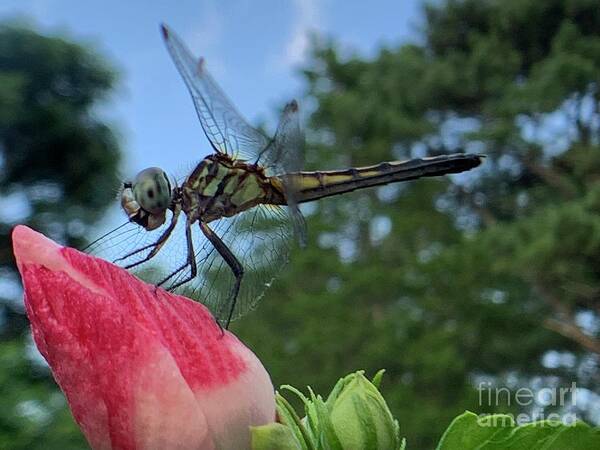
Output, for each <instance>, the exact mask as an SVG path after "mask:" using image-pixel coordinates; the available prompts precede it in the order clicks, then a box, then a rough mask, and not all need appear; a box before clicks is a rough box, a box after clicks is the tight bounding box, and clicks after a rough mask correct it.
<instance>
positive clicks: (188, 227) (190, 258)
mask: <svg viewBox="0 0 600 450" xmlns="http://www.w3.org/2000/svg"><path fill="white" fill-rule="evenodd" d="M185 240H186V243H187V258H186V261H185V263H183V264H182V265H181V266H179V267H178V268H177V269H175V270H174V271H173V272H171V273H170V274H169V275H168V276H167V277H166V278H164V279H163V280H161V282H160V283H158V286H162V285H163V284H165V283H166V282H167V281H169V280H170V279H172V278H173V277H174V276H175V275H177V274H178V273H180V272H181V271H182V270H184V269H185V268H186V267H188V266H189V267H190V274H189V275H188V276H186V277H185V278H183V279H182V280H179V281H177V280H176V281H175V283H173V284H172V285H170V286H169V289H168V290H169V291H173V290H175V289H177V288H178V287H179V286H181V285H183V284H185V283H187V282H188V281H191V280H193V279H194V278H196V275H197V273H198V268H197V266H196V255H195V254H194V242H193V240H192V224H191V223H190V221H189V219H188V220H187V221H186V224H185Z"/></svg>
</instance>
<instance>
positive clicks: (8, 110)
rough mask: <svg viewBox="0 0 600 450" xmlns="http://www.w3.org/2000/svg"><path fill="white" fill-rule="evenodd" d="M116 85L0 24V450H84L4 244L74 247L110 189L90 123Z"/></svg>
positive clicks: (63, 51) (80, 57) (83, 53)
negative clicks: (32, 238)
mask: <svg viewBox="0 0 600 450" xmlns="http://www.w3.org/2000/svg"><path fill="white" fill-rule="evenodd" d="M114 82H115V75H114V73H113V71H112V70H111V69H110V68H109V67H108V66H107V65H106V64H105V63H104V60H103V59H102V58H101V57H99V56H98V55H96V54H95V53H94V52H92V51H90V50H89V49H87V48H85V47H82V46H81V45H78V44H74V43H70V42H68V41H66V40H64V39H63V38H60V37H52V36H44V35H41V34H39V33H36V32H35V31H33V30H31V29H29V28H27V27H22V26H18V25H15V24H9V23H3V24H0V169H1V170H0V197H1V198H2V201H3V205H4V206H3V214H2V215H1V216H0V249H1V251H0V270H1V274H2V282H3V286H4V287H5V289H3V292H2V294H0V317H1V320H0V324H1V326H0V339H1V340H0V398H2V410H1V411H0V448H10V449H42V448H43V449H50V448H60V449H67V448H85V443H84V442H85V441H84V440H83V438H82V436H81V434H80V432H79V430H78V429H77V428H76V426H75V425H74V422H73V420H72V418H71V415H70V412H69V410H68V409H67V407H66V402H65V400H64V398H63V396H62V394H61V393H60V392H59V391H58V389H57V388H56V385H55V383H54V382H53V380H52V378H51V376H50V374H49V371H48V370H47V369H46V367H45V366H44V365H43V364H42V363H41V361H39V360H38V359H37V357H36V356H35V355H34V351H33V348H32V345H31V343H30V337H29V334H30V333H29V326H28V324H27V321H26V319H25V316H24V311H23V306H22V301H21V299H20V298H15V297H16V295H15V294H13V293H14V292H15V291H17V292H18V290H17V289H15V286H16V280H17V275H16V273H15V267H14V261H13V258H12V250H11V245H10V231H11V229H12V227H13V226H14V225H15V224H16V223H27V224H29V225H30V226H32V227H34V228H35V229H37V230H40V231H43V232H44V233H47V234H48V235H50V236H52V237H53V238H55V239H57V240H59V241H61V242H63V243H65V244H70V245H75V246H79V245H80V244H81V243H82V242H83V240H84V237H85V235H86V233H87V231H88V227H89V226H90V225H92V224H93V223H95V222H96V221H97V220H98V219H99V218H100V217H101V215H102V213H103V211H104V210H105V208H106V207H107V206H108V205H109V204H111V203H112V201H113V198H114V192H115V186H117V178H116V169H117V165H118V162H119V158H120V149H119V147H118V145H117V138H116V136H115V134H114V131H113V130H112V129H111V128H110V127H109V125H107V124H106V123H105V122H104V121H102V120H100V119H98V118H97V117H96V114H95V112H96V107H97V105H98V103H99V102H100V101H101V100H103V99H104V98H106V96H107V95H108V93H109V92H110V90H111V88H112V86H113V84H114Z"/></svg>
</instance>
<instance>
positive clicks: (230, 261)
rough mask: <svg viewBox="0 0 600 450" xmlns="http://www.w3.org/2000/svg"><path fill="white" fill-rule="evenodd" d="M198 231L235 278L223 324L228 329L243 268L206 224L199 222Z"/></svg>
mask: <svg viewBox="0 0 600 450" xmlns="http://www.w3.org/2000/svg"><path fill="white" fill-rule="evenodd" d="M200 229H201V230H202V233H204V236H206V239H208V240H209V241H210V243H211V244H212V245H213V246H214V247H215V248H216V249H217V251H218V252H219V254H220V255H221V257H222V258H223V259H224V260H225V262H226V263H227V265H228V266H229V268H230V269H231V271H232V272H233V275H234V276H235V284H234V286H233V290H232V291H231V295H230V303H231V304H230V306H229V313H228V315H227V321H226V322H225V328H226V329H227V328H228V327H229V323H230V322H231V317H232V316H233V310H234V309H235V303H236V301H237V297H238V294H239V292H240V286H241V285H242V278H243V276H244V268H243V267H242V265H241V264H240V262H239V261H238V259H237V258H236V257H235V255H234V254H233V253H232V252H231V250H229V247H227V245H225V243H224V242H223V241H222V240H221V238H219V236H217V235H216V234H215V233H214V232H213V230H211V229H210V228H209V226H208V225H207V224H205V223H204V222H200Z"/></svg>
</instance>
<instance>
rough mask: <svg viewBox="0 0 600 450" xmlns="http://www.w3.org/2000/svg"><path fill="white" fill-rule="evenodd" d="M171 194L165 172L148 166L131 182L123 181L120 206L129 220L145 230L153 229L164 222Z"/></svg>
mask: <svg viewBox="0 0 600 450" xmlns="http://www.w3.org/2000/svg"><path fill="white" fill-rule="evenodd" d="M172 196H173V193H172V191H171V183H170V182H169V178H168V177H167V175H166V173H165V172H164V171H163V170H162V169H159V168H158V167H150V168H148V169H144V170H142V171H141V172H139V173H138V174H137V175H136V177H135V179H134V181H133V182H132V183H129V182H126V183H123V189H122V191H121V207H122V208H123V210H124V211H125V213H126V214H127V216H128V217H129V220H131V221H132V222H135V223H137V224H139V225H141V226H143V227H144V228H146V230H154V229H156V228H158V227H159V226H161V225H162V224H163V223H164V222H165V217H166V211H167V208H168V207H169V205H170V204H171V200H172Z"/></svg>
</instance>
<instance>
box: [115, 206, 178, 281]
mask: <svg viewBox="0 0 600 450" xmlns="http://www.w3.org/2000/svg"><path fill="white" fill-rule="evenodd" d="M180 212H181V208H180V207H177V208H176V209H175V210H174V211H173V216H172V217H171V223H169V226H168V227H167V229H166V230H165V231H163V232H162V234H161V235H160V236H159V237H158V239H157V240H156V242H153V243H152V244H149V245H145V246H143V247H140V248H138V249H137V250H134V251H132V252H130V253H127V254H126V255H124V256H121V257H120V258H118V259H115V260H114V261H113V262H115V263H116V262H119V261H123V260H126V259H127V258H131V257H132V256H133V255H137V254H138V253H141V252H143V251H144V250H147V249H149V248H152V250H151V251H150V253H148V254H147V255H146V256H145V257H144V258H142V259H141V260H139V261H136V262H134V263H131V264H128V265H126V266H125V269H131V268H132V267H135V266H139V265H140V264H142V263H145V262H146V261H148V260H150V259H152V258H154V257H155V256H156V254H157V253H158V251H159V250H160V249H161V248H162V247H163V245H165V243H166V242H167V240H168V239H169V236H171V233H172V232H173V230H174V229H175V225H177V219H178V218H179V213H180ZM153 247H154V248H153Z"/></svg>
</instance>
